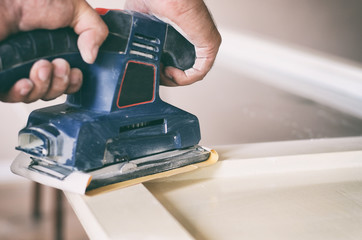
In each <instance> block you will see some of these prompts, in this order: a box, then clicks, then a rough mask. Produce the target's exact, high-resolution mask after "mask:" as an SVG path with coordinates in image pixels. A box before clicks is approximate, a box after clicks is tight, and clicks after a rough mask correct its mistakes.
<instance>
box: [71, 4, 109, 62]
mask: <svg viewBox="0 0 362 240" xmlns="http://www.w3.org/2000/svg"><path fill="white" fill-rule="evenodd" d="M71 26H72V27H73V28H74V31H75V32H76V33H77V34H79V38H78V48H79V51H80V53H81V55H82V58H83V60H84V61H85V62H87V63H93V62H94V61H95V59H96V57H97V54H98V50H99V47H100V46H101V44H102V43H103V41H104V40H105V39H106V37H107V35H108V28H107V25H106V24H105V23H104V22H103V20H102V19H101V17H100V16H99V15H98V13H97V12H96V11H94V10H93V9H92V8H91V7H90V6H89V5H88V4H87V3H86V2H84V3H83V4H82V5H81V6H80V7H79V10H78V12H77V14H76V16H75V18H74V21H73V22H72V24H71Z"/></svg>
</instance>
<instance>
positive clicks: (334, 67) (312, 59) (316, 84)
mask: <svg viewBox="0 0 362 240" xmlns="http://www.w3.org/2000/svg"><path fill="white" fill-rule="evenodd" d="M221 32H222V36H223V43H222V46H221V49H220V53H219V56H218V59H217V64H220V65H223V66H224V67H227V68H228V69H230V70H231V71H237V72H239V73H240V74H243V75H248V76H251V77H255V78H256V79H257V80H261V81H263V82H266V83H268V84H271V85H274V86H276V87H279V88H282V89H284V90H287V91H289V92H292V93H294V94H298V95H301V96H303V97H307V98H309V99H312V100H314V101H317V102H320V103H322V104H325V105H328V106H330V107H333V108H336V109H338V110H341V111H344V112H346V113H349V114H353V115H355V116H359V117H362V65H359V64H357V63H352V62H348V61H346V60H342V59H338V58H336V57H332V56H327V55H322V54H321V53H317V52H313V51H310V50H305V49H297V48H295V47H288V46H286V45H285V44H283V45H282V44H278V43H275V42H272V41H267V40H262V39H260V38H257V37H252V36H250V35H244V34H240V33H236V32H233V31H229V30H223V31H221ZM225 75H226V76H227V74H225Z"/></svg>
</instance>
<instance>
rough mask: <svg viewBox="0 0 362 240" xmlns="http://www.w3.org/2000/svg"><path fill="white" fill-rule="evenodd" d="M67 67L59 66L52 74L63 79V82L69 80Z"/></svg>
mask: <svg viewBox="0 0 362 240" xmlns="http://www.w3.org/2000/svg"><path fill="white" fill-rule="evenodd" d="M68 74H69V73H68V69H67V68H65V67H59V68H55V69H54V76H55V77H57V78H60V79H63V81H64V82H69V76H68Z"/></svg>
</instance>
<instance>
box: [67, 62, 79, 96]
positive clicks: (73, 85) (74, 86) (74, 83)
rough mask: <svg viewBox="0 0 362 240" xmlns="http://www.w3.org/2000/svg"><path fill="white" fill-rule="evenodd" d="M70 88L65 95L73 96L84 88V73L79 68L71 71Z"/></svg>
mask: <svg viewBox="0 0 362 240" xmlns="http://www.w3.org/2000/svg"><path fill="white" fill-rule="evenodd" d="M69 79H70V81H69V86H68V88H67V90H66V91H65V93H67V94H72V93H75V92H77V91H78V90H79V89H80V87H81V86H82V82H83V73H82V71H80V70H79V69H78V68H72V69H71V70H70V77H69Z"/></svg>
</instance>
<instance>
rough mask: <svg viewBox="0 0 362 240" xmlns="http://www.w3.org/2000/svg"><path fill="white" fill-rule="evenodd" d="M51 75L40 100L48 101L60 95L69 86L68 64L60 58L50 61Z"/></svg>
mask: <svg viewBox="0 0 362 240" xmlns="http://www.w3.org/2000/svg"><path fill="white" fill-rule="evenodd" d="M51 64H52V68H53V75H52V79H51V81H50V85H49V88H48V90H47V91H46V92H45V93H44V95H43V96H42V98H41V99H42V100H45V101H48V100H52V99H54V98H57V97H59V96H60V95H62V94H63V93H64V92H65V90H66V89H67V88H68V87H69V82H70V80H69V77H70V66H69V63H68V62H67V61H65V60H64V59H61V58H57V59H54V60H53V61H52V63H51Z"/></svg>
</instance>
